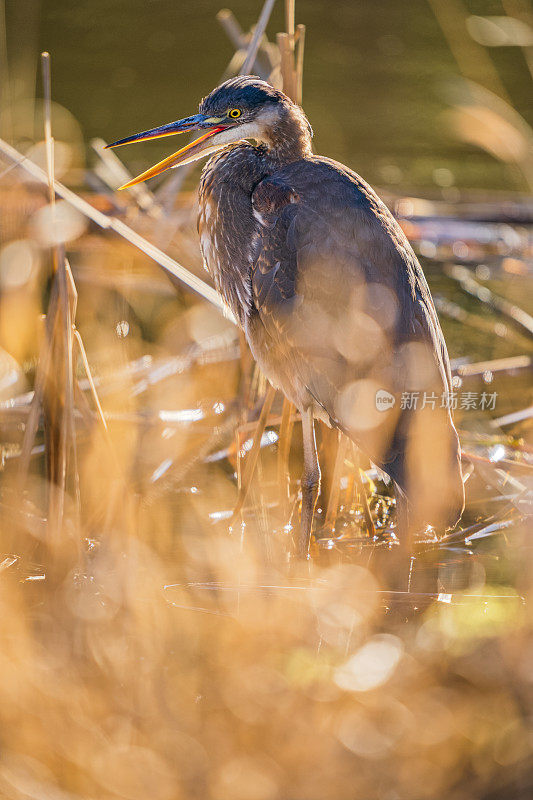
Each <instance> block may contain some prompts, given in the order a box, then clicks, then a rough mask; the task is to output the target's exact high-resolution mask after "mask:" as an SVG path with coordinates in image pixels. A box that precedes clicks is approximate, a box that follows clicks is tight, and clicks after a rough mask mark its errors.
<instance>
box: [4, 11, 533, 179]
mask: <svg viewBox="0 0 533 800" xmlns="http://www.w3.org/2000/svg"><path fill="white" fill-rule="evenodd" d="M261 5H262V3H261V2H259V0H232V3H231V8H232V10H233V11H234V13H235V15H236V16H237V18H238V20H239V22H240V23H241V25H242V26H243V28H245V29H248V28H249V27H250V25H252V24H253V22H254V21H255V20H256V19H257V16H258V14H259V11H260V8H261ZM222 6H223V0H194V1H193V2H183V0H148V1H147V0H127V2H126V0H111V2H110V0H79V1H78V2H76V3H73V2H72V0H46V2H42V3H39V2H35V0H7V3H6V22H7V45H8V58H9V62H10V65H11V67H12V68H13V65H15V66H16V65H17V63H20V62H21V61H24V63H25V65H26V67H25V69H26V81H27V83H28V82H29V83H30V84H31V81H32V75H31V72H30V76H29V78H28V64H29V63H30V62H31V60H32V57H33V58H34V59H35V56H36V55H37V54H38V52H39V51H40V50H43V49H47V50H49V51H50V52H51V54H52V65H53V95H54V97H55V99H56V100H57V101H58V102H59V103H61V104H62V105H64V106H65V107H66V108H67V109H69V110H70V111H71V112H72V114H73V115H74V116H75V118H76V119H77V120H78V122H79V123H80V125H81V130H82V132H83V136H84V138H85V140H86V141H89V140H90V139H91V138H92V137H94V136H101V137H103V138H104V139H106V140H108V141H109V140H113V139H116V138H118V137H121V136H124V135H127V134H130V133H132V132H135V131H137V130H142V129H145V128H149V127H153V126H154V125H157V124H160V123H163V122H167V121H169V120H171V119H175V118H178V117H182V116H185V115H188V114H190V113H193V112H194V111H195V109H196V107H197V104H198V101H199V99H200V98H201V97H202V96H203V95H204V94H206V93H207V92H208V91H209V90H210V89H211V88H212V87H213V86H214V85H215V84H216V83H217V82H218V79H219V77H220V76H221V75H222V73H223V72H224V70H225V68H226V66H227V64H228V62H229V60H230V58H231V55H232V53H233V48H232V46H231V44H230V43H229V41H228V39H227V38H226V35H225V34H224V32H223V31H222V29H221V28H220V26H219V24H218V22H217V20H216V18H215V15H216V13H217V11H219V10H220V8H221V7H222ZM467 7H468V11H469V13H471V14H501V13H502V11H501V8H500V4H499V3H497V2H493V1H492V0H468V4H467ZM296 11H297V14H296V18H297V22H304V23H305V24H306V26H307V36H306V51H305V73H304V106H305V109H306V111H307V113H308V116H309V118H310V120H311V123H312V125H313V128H314V130H315V149H316V151H317V152H319V153H322V154H325V155H329V156H331V157H333V158H336V159H338V160H340V161H342V162H344V163H347V164H348V165H350V166H351V167H352V168H354V169H356V170H357V171H358V172H360V173H361V174H362V175H363V176H364V177H366V178H367V179H368V180H370V181H371V182H372V183H375V184H378V185H382V186H384V185H394V184H397V185H400V186H401V187H402V189H404V190H409V189H410V188H413V189H417V188H421V189H429V188H431V187H433V188H435V187H436V185H438V184H439V183H440V184H441V185H444V184H442V180H443V177H444V178H445V183H447V184H448V185H449V184H450V183H456V184H457V185H458V186H460V187H473V188H476V187H477V188H486V189H504V190H512V189H522V190H523V189H524V188H525V186H524V184H523V182H522V180H521V178H520V175H519V173H518V172H516V171H515V170H514V169H513V168H511V167H509V166H506V165H504V164H502V163H500V162H498V161H496V160H495V159H494V158H493V157H491V156H489V155H487V154H485V153H484V152H482V151H480V150H478V149H477V148H475V147H473V146H471V145H466V144H464V143H461V142H459V141H457V139H455V138H454V136H453V134H452V133H451V131H450V128H449V126H448V124H447V122H446V120H445V112H446V109H447V101H446V98H445V85H446V82H447V81H449V80H450V79H453V78H454V76H455V77H457V75H458V69H457V65H456V63H455V61H454V59H453V57H452V55H451V53H450V50H449V48H448V45H447V43H446V41H445V39H444V37H443V35H442V32H441V30H440V28H439V25H438V23H437V21H436V19H435V17H434V16H433V12H432V10H431V7H430V5H429V3H427V2H426V0H411V2H409V3H404V2H399V1H398V0H373V2H364V1H363V0H357V1H356V0H334V2H331V1H330V2H325V0H299V2H297V3H296ZM283 27H284V22H283V3H282V2H281V0H278V3H277V4H276V7H275V9H274V13H273V15H272V18H271V22H270V25H269V28H268V33H269V36H270V39H271V40H272V39H274V37H275V33H276V32H277V31H279V30H283ZM490 53H491V57H492V58H493V60H494V63H495V64H496V66H497V68H498V70H499V73H500V76H501V78H502V81H503V83H504V85H505V87H506V90H507V92H508V94H509V95H510V97H511V100H512V102H513V104H514V106H515V108H516V109H517V110H518V111H519V112H520V113H522V114H523V115H524V116H526V118H527V115H528V113H529V115H530V117H531V105H530V79H529V74H528V72H527V68H526V66H525V61H524V59H523V56H522V53H521V52H520V50H519V49H518V48H512V47H505V48H504V47H500V48H493V49H492V50H491V51H490ZM34 75H35V70H34V71H33V76H34ZM528 104H529V109H528ZM530 121H531V119H530ZM168 152H169V147H168V142H165V141H163V142H156V143H150V144H149V145H146V144H143V145H139V147H138V148H136V149H135V152H134V151H133V149H129V150H128V151H124V152H123V153H122V156H123V157H124V158H125V159H126V160H127V161H128V164H129V165H130V166H131V168H132V170H133V172H137V171H138V170H139V168H144V167H145V166H146V165H147V164H148V163H150V162H151V163H153V162H154V161H155V160H157V159H158V158H161V157H163V156H164V155H166V154H168ZM442 170H444V172H443V171H442ZM448 170H449V172H448Z"/></svg>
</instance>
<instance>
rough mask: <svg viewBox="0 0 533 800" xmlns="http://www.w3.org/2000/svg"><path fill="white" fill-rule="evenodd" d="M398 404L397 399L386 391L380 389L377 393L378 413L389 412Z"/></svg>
mask: <svg viewBox="0 0 533 800" xmlns="http://www.w3.org/2000/svg"><path fill="white" fill-rule="evenodd" d="M395 402H396V398H395V397H394V395H393V394H391V393H390V392H387V390H386V389H378V390H377V392H376V408H377V410H378V411H387V410H388V409H389V408H392V407H393V406H394V404H395Z"/></svg>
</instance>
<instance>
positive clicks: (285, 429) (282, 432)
mask: <svg viewBox="0 0 533 800" xmlns="http://www.w3.org/2000/svg"><path fill="white" fill-rule="evenodd" d="M293 411H294V406H293V405H292V403H291V402H290V400H288V399H287V398H286V397H284V398H283V411H282V414H281V425H280V429H279V439H278V463H277V473H278V488H279V497H280V507H281V513H282V515H283V519H287V518H288V513H289V503H290V497H291V488H290V487H291V475H290V470H289V455H290V452H291V441H292V429H293V427H294V416H293Z"/></svg>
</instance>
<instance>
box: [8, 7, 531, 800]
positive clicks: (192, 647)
mask: <svg viewBox="0 0 533 800" xmlns="http://www.w3.org/2000/svg"><path fill="white" fill-rule="evenodd" d="M272 5H273V4H272V3H270V2H269V0H267V2H266V3H265V4H264V7H263V10H262V12H261V15H260V16H259V22H258V25H257V27H256V29H255V34H254V32H251V33H250V34H249V35H246V34H244V33H243V32H242V30H241V29H240V27H239V25H238V23H237V21H236V20H235V18H234V17H233V16H232V15H231V13H230V12H225V13H224V14H223V15H222V16H221V18H220V21H221V24H222V25H223V27H224V30H225V31H226V32H227V33H228V35H230V37H231V38H232V41H234V44H235V46H236V47H237V51H236V56H235V58H234V59H233V61H232V64H231V65H230V69H232V70H233V71H239V70H241V71H242V70H244V71H248V69H249V68H250V65H254V63H255V68H256V69H258V70H263V71H264V70H271V73H270V74H271V76H272V80H277V81H278V82H280V83H282V84H283V85H285V88H286V89H287V90H288V91H290V92H291V93H292V94H293V96H295V97H296V98H299V97H301V93H302V64H303V43H304V35H305V28H304V26H302V25H295V18H294V4H293V3H291V2H288V3H287V4H286V12H287V15H286V31H285V32H283V34H281V35H279V36H278V38H277V44H278V47H279V49H277V50H276V49H275V47H274V45H272V44H270V43H269V42H268V40H266V39H265V37H264V31H265V29H266V25H267V22H268V18H269V14H270V11H271V10H272ZM433 5H434V7H435V9H437V11H438V12H440V13H442V4H440V3H437V2H435V3H433ZM48 65H49V61H48V59H47V58H46V57H45V60H44V66H45V71H44V74H45V82H44V94H45V97H47V98H50V97H52V98H53V82H50V76H49V72H48ZM45 120H46V123H47V124H46V131H45V133H44V136H43V147H42V148H41V153H42V154H44V156H45V157H44V158H43V159H42V161H41V162H40V164H37V165H36V164H35V161H36V160H37V161H38V159H36V158H35V157H33V158H29V156H25V155H24V154H23V153H22V152H20V151H19V150H17V149H16V148H15V149H13V146H12V145H10V144H8V143H1V142H0V161H1V162H2V169H3V172H2V174H1V178H0V206H1V210H0V231H1V243H0V245H1V249H0V541H1V553H0V618H1V620H2V625H1V626H0V678H1V679H0V730H1V731H2V742H1V744H2V747H1V751H0V794H1V796H2V797H5V798H9V799H10V800H11V799H12V800H23V799H24V800H25V799H26V798H34V799H35V800H41V798H50V800H67V799H68V800H82V799H83V800H89V799H91V800H92V799H93V798H106V799H109V800H115V799H117V800H118V798H121V799H122V798H124V800H144V799H145V798H153V800H175V799H178V798H187V799H188V798H202V800H204V799H206V798H209V799H211V798H213V800H278V799H279V800H303V799H304V798H305V800H328V798H331V800H344V798H346V800H348V798H368V800H374V798H375V800H429V799H430V798H435V800H444V798H446V800H472V798H476V799H479V800H503V799H504V798H505V800H507V798H516V799H517V800H518V799H519V798H520V800H522V799H523V800H526V798H529V797H530V796H531V793H532V791H533V762H532V759H531V747H532V742H533V740H532V734H531V719H532V718H533V717H532V715H533V673H532V669H531V663H532V659H533V636H532V633H533V625H532V616H531V602H532V600H533V596H532V590H533V579H532V575H533V570H532V567H533V563H532V548H531V526H530V522H531V513H532V506H531V487H532V483H533V480H532V478H533V442H532V441H531V430H532V420H533V397H532V392H531V386H532V382H531V373H532V365H533V324H532V323H533V320H532V318H531V316H530V315H531V314H533V303H532V301H531V297H532V294H531V286H532V272H531V259H532V255H533V247H532V242H533V239H532V225H533V212H532V207H531V200H530V198H529V197H527V196H520V195H513V196H512V197H505V198H503V199H501V198H500V199H499V198H496V199H495V198H494V197H491V198H485V197H482V198H480V197H477V196H473V195H472V196H471V197H468V196H462V197H460V198H459V199H456V200H455V201H454V202H453V204H451V205H450V202H449V201H446V200H445V199H442V198H441V199H438V198H424V199H423V200H422V199H420V198H414V197H404V196H398V195H392V194H390V195H387V200H388V202H389V205H390V206H391V208H392V209H393V210H394V212H395V213H396V216H397V217H398V219H399V220H400V223H401V224H402V226H403V227H404V229H405V231H406V233H407V234H408V236H409V238H410V239H411V241H412V243H413V246H414V247H415V249H416V250H417V252H418V253H419V255H420V258H421V260H422V262H423V264H424V267H425V269H426V273H427V275H428V279H429V282H430V284H431V286H432V290H433V292H434V295H435V299H436V303H437V306H438V309H439V313H440V315H441V318H442V322H443V327H444V329H445V333H446V337H447V340H448V343H449V348H450V353H451V357H452V365H453V372H454V380H455V384H454V385H455V387H456V390H457V393H458V407H457V411H456V421H457V424H458V426H459V429H460V434H461V442H462V447H463V466H464V471H465V475H466V489H467V508H466V511H465V515H464V517H463V520H462V522H461V524H460V526H459V528H458V529H456V530H454V531H451V532H448V533H446V534H445V533H444V532H443V531H433V530H426V531H422V532H421V533H420V536H419V537H418V539H417V541H416V543H415V552H414V555H413V557H412V558H408V559H407V560H405V559H402V558H399V557H398V550H399V548H398V542H397V539H396V536H395V508H394V501H393V498H392V497H391V492H390V489H389V487H388V486H386V484H385V483H384V481H383V476H382V475H380V474H379V473H378V472H377V471H376V470H375V469H374V468H373V467H372V465H371V464H370V463H368V462H367V461H365V460H364V458H363V457H362V456H361V454H359V453H357V452H356V451H355V450H354V449H353V448H352V446H351V445H349V444H348V443H347V442H346V440H344V439H342V438H340V437H339V436H338V435H337V434H336V433H335V432H334V433H331V432H329V431H327V430H326V429H321V431H320V435H319V439H320V448H321V459H322V464H323V466H324V478H325V480H324V485H323V489H322V494H321V497H320V500H319V506H320V507H319V510H318V513H317V525H316V537H315V542H314V545H313V550H312V559H311V560H310V561H309V562H308V563H305V564H303V563H302V564H299V563H294V561H291V560H290V559H289V557H288V556H289V552H290V549H291V542H292V534H293V531H294V528H295V525H296V523H297V517H298V513H299V483H298V477H299V474H300V470H301V457H302V456H301V452H300V444H299V432H300V431H299V418H298V415H297V414H296V413H295V411H294V409H293V408H292V407H291V406H290V404H288V403H287V402H286V401H285V402H284V401H283V399H282V398H281V397H279V395H276V394H275V393H274V391H273V390H269V389H268V388H267V386H266V385H265V381H264V379H263V378H262V377H261V375H260V374H258V373H257V371H256V370H255V369H254V367H253V363H252V360H251V358H250V354H249V353H248V351H247V350H246V348H245V347H244V346H243V342H242V340H241V339H240V338H239V334H238V332H237V329H236V327H235V325H234V324H233V321H232V320H231V319H228V318H227V317H225V316H223V315H222V314H221V313H220V308H219V304H218V301H217V299H216V297H215V296H214V294H213V293H212V290H211V289H210V287H209V286H206V285H205V282H204V279H203V272H202V265H201V263H200V257H199V253H198V248H197V242H196V232H195V199H194V197H193V196H192V195H189V194H187V193H186V192H184V191H181V192H180V194H179V195H178V198H177V201H176V200H175V199H172V200H169V198H170V197H171V196H173V193H172V192H170V190H169V185H170V184H172V186H173V187H174V190H175V189H176V183H175V181H176V179H175V178H174V177H171V178H170V179H169V180H168V185H167V186H166V187H165V185H163V186H162V187H161V188H160V189H159V190H156V191H155V192H154V191H152V190H151V189H144V190H142V191H140V192H136V193H134V194H132V195H130V196H127V197H125V196H124V195H122V194H121V195H120V196H117V195H116V193H115V192H114V188H116V184H117V180H118V181H120V180H121V177H120V175H121V174H123V173H121V172H120V170H121V169H122V170H123V169H125V168H124V167H123V165H121V164H120V163H119V164H118V165H117V163H116V162H110V161H107V162H105V161H103V160H102V159H101V156H98V158H99V160H98V162H97V164H98V166H97V167H95V169H94V170H93V171H92V172H91V174H90V176H89V183H90V185H92V186H93V190H92V191H90V192H87V193H85V194H83V196H82V195H81V194H80V193H79V192H77V193H76V194H73V193H72V192H71V190H70V189H69V188H67V186H65V185H63V183H62V182H60V181H59V180H58V179H57V177H56V175H55V171H54V141H53V131H54V128H53V110H52V111H51V110H50V106H48V112H47V113H46V114H45ZM60 145H61V147H62V146H63V145H64V146H65V147H68V142H67V143H60ZM59 149H60V148H58V146H57V143H56V146H55V151H56V154H57V152H58V151H59ZM95 150H96V152H97V153H100V154H101V153H102V149H101V146H99V145H98V143H96V144H95ZM522 166H523V167H524V164H523V163H522ZM524 169H525V167H524ZM117 170H118V173H117ZM117 176H118V179H117ZM64 183H65V184H67V185H68V175H66V176H65V181H64ZM96 187H98V191H95V189H96ZM183 265H185V266H183ZM191 290H192V291H191ZM465 396H468V398H469V400H468V402H467V401H464V398H465ZM482 396H483V397H485V400H482ZM493 396H495V397H493ZM491 398H493V399H491ZM436 491H438V487H436Z"/></svg>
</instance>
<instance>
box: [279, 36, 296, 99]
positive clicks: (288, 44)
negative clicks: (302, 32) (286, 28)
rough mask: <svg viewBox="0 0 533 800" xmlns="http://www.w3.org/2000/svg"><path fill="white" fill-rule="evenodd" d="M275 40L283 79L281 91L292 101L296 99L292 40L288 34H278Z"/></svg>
mask: <svg viewBox="0 0 533 800" xmlns="http://www.w3.org/2000/svg"><path fill="white" fill-rule="evenodd" d="M276 40H277V43H278V47H279V54H280V58H281V61H280V68H281V75H282V78H283V91H284V92H285V94H288V95H289V97H290V98H291V99H292V100H295V99H296V80H295V71H294V52H293V49H292V40H291V37H290V36H289V34H288V33H278V34H277V35H276Z"/></svg>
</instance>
